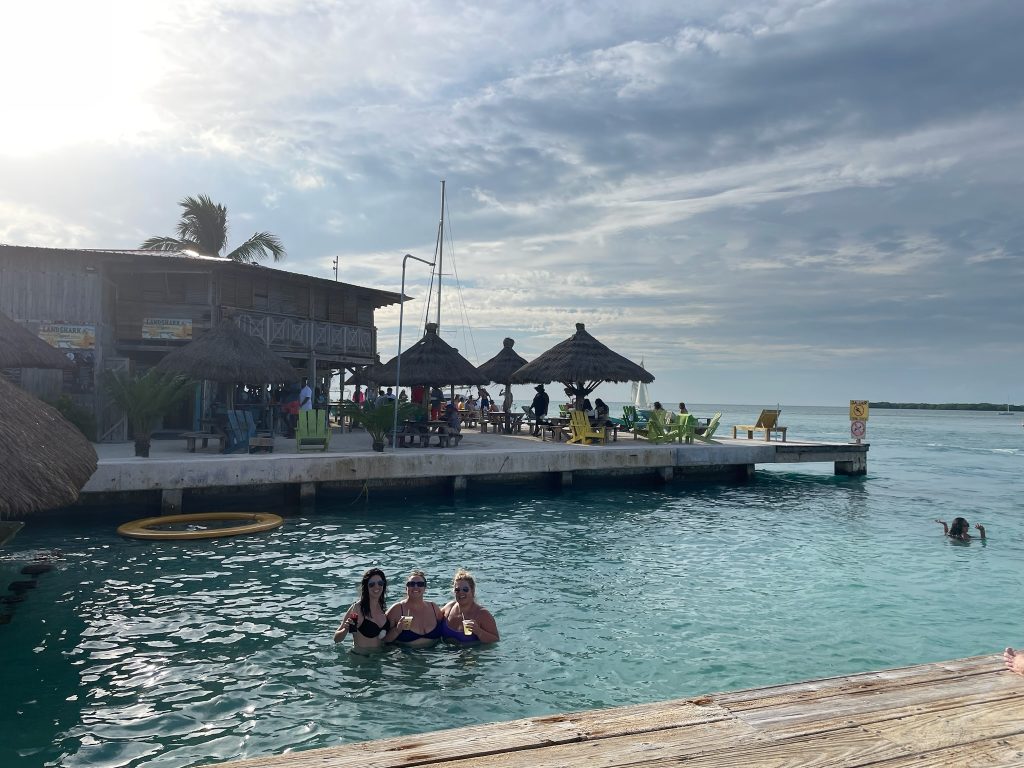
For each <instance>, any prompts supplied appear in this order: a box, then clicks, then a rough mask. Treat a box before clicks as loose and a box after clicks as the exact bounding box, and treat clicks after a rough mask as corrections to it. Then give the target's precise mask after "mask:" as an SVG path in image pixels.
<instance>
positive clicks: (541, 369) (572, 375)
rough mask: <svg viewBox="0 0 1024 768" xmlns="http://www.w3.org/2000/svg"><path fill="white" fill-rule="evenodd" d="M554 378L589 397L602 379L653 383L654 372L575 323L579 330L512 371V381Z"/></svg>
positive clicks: (538, 380) (535, 382) (542, 380)
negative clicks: (615, 350)
mask: <svg viewBox="0 0 1024 768" xmlns="http://www.w3.org/2000/svg"><path fill="white" fill-rule="evenodd" d="M552 381H560V382H562V383H563V384H564V385H565V386H566V387H567V388H569V389H571V390H573V392H574V393H575V394H576V396H577V397H586V396H587V395H589V394H590V393H591V392H593V391H594V390H595V389H597V387H598V385H599V384H601V382H602V381H611V382H620V381H642V382H644V383H645V384H650V383H651V382H652V381H654V376H652V375H651V374H650V373H648V372H647V371H646V370H645V369H644V368H641V367H640V366H639V365H637V364H636V363H634V362H633V361H632V360H629V359H627V358H625V357H623V356H622V355H620V354H619V353H618V352H613V351H612V350H611V349H609V348H608V347H606V346H605V345H604V344H602V343H601V342H600V341H598V340H597V339H595V338H594V337H593V336H591V335H590V334H589V333H587V331H586V329H585V328H584V327H583V323H576V333H574V334H573V335H572V336H570V337H569V338H568V339H566V340H565V341H563V342H561V343H559V344H556V345H555V346H553V347H552V348H551V349H549V350H548V351H547V352H545V353H544V354H543V355H541V356H540V357H538V358H537V359H536V360H534V361H533V362H532V363H527V364H526V365H524V366H523V367H522V368H520V369H519V370H518V371H516V372H515V373H513V374H512V383H513V384H547V383H549V382H552Z"/></svg>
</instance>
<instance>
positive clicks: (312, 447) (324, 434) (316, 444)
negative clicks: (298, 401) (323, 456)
mask: <svg viewBox="0 0 1024 768" xmlns="http://www.w3.org/2000/svg"><path fill="white" fill-rule="evenodd" d="M330 441H331V429H330V427H328V426H327V411H322V410H312V411H299V423H298V424H297V425H296V426H295V449H296V450H298V451H299V452H301V451H326V450H327V445H328V444H329V443H330Z"/></svg>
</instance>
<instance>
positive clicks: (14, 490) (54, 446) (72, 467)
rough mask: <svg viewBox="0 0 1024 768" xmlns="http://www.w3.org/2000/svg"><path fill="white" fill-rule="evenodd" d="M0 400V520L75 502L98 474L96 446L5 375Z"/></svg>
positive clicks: (1, 383)
mask: <svg viewBox="0 0 1024 768" xmlns="http://www.w3.org/2000/svg"><path fill="white" fill-rule="evenodd" d="M44 343H45V342H44ZM0 402H2V403H3V404H4V408H3V410H2V411H0V467H3V471H2V472H0V518H3V517H9V516H12V515H19V516H20V515H24V514H28V513H30V512H37V511H39V510H43V509H55V508H57V507H64V506H67V505H68V504H72V503H74V502H75V500H76V499H77V498H78V492H79V491H80V490H81V488H82V486H83V485H85V483H86V481H87V480H88V479H89V478H90V477H91V476H92V473H93V472H95V471H96V451H95V449H94V448H93V447H92V443H90V442H89V441H88V440H86V439H85V436H84V435H83V434H82V433H81V432H79V431H78V429H77V428H76V427H75V426H74V425H73V424H71V423H70V422H69V421H67V419H65V418H64V417H63V416H61V415H60V413H58V412H57V411H56V410H55V409H54V408H51V407H50V406H48V405H46V404H45V403H43V402H42V401H40V400H37V399H36V398H34V397H32V395H30V394H28V393H27V392H25V391H24V390H23V389H21V388H19V387H16V386H14V385H13V384H11V383H10V382H9V381H7V380H6V379H5V378H3V377H2V376H0Z"/></svg>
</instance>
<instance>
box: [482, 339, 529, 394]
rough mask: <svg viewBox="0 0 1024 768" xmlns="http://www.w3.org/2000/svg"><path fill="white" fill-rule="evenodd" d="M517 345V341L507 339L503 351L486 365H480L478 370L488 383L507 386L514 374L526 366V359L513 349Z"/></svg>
mask: <svg viewBox="0 0 1024 768" xmlns="http://www.w3.org/2000/svg"><path fill="white" fill-rule="evenodd" d="M515 343H516V342H515V339H509V338H506V339H505V340H504V341H503V342H502V347H501V351H500V352H499V353H498V354H496V355H495V356H494V357H492V358H491V359H490V360H488V361H487V362H486V363H482V364H481V365H478V366H477V367H476V369H477V370H478V371H480V373H482V374H483V375H484V376H486V377H487V380H488V381H493V382H496V383H499V384H507V383H508V382H509V380H510V379H511V377H512V374H513V373H515V372H516V371H518V370H519V369H520V368H522V367H523V366H524V365H526V358H524V357H522V356H521V355H520V354H519V353H518V352H516V351H515V350H514V349H512V347H513V346H514V345H515Z"/></svg>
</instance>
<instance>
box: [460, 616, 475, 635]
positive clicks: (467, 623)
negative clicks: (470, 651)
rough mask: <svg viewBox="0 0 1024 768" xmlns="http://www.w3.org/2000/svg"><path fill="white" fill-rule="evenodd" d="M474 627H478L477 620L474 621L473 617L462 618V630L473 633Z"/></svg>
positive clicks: (469, 633)
mask: <svg viewBox="0 0 1024 768" xmlns="http://www.w3.org/2000/svg"><path fill="white" fill-rule="evenodd" d="M474 629H476V622H475V621H473V620H472V619H463V620H462V631H463V633H464V634H466V635H472V634H473V630H474Z"/></svg>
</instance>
